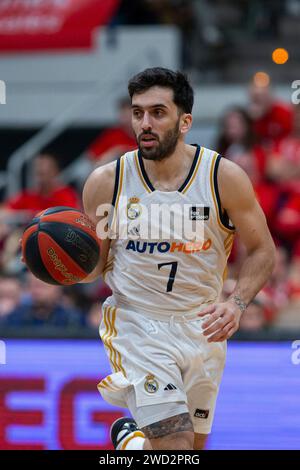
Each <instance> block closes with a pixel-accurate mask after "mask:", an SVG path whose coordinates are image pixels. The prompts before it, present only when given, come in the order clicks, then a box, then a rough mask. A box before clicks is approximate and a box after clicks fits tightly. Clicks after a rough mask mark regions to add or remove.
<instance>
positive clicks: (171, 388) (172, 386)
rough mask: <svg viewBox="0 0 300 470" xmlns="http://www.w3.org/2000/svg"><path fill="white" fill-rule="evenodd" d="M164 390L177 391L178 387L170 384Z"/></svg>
mask: <svg viewBox="0 0 300 470" xmlns="http://www.w3.org/2000/svg"><path fill="white" fill-rule="evenodd" d="M164 390H177V387H175V385H173V384H168V385H167V386H166V387H165V388H164Z"/></svg>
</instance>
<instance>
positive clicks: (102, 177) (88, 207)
mask: <svg viewBox="0 0 300 470" xmlns="http://www.w3.org/2000/svg"><path fill="white" fill-rule="evenodd" d="M115 177H116V161H114V162H111V163H108V164H107V165H103V166H101V167H99V168H96V169H95V170H94V171H93V172H92V173H91V174H90V176H89V177H88V179H87V181H86V183H85V185H84V188H83V194H82V202H83V208H84V212H85V213H86V214H87V215H88V217H89V218H90V219H91V220H92V221H93V222H94V224H95V225H96V226H97V224H98V223H99V222H100V221H101V220H102V219H103V216H99V215H97V211H98V210H99V207H100V206H101V205H104V204H108V205H111V204H112V200H113V194H114V186H115ZM106 217H107V216H106ZM109 248H110V239H109V238H106V239H103V240H101V249H100V259H99V263H98V265H97V266H96V268H95V269H94V270H93V271H92V272H91V273H90V274H89V275H88V276H87V277H86V278H85V279H83V281H81V282H84V283H86V282H92V281H94V280H95V279H97V277H99V276H100V275H101V273H102V271H103V268H104V266H105V264H106V261H107V257H108V252H109Z"/></svg>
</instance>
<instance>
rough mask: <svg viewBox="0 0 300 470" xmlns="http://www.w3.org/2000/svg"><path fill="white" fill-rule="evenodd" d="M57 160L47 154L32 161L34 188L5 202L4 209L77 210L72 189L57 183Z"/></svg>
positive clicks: (77, 206) (33, 210)
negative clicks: (63, 208) (57, 207)
mask: <svg viewBox="0 0 300 470" xmlns="http://www.w3.org/2000/svg"><path fill="white" fill-rule="evenodd" d="M59 170H60V169H59V164H58V161H57V158H56V157H55V156H54V155H52V154H49V153H45V154H41V155H38V156H37V157H36V158H35V160H34V169H33V171H34V177H35V188H34V189H25V190H24V191H22V192H21V193H19V194H17V195H16V196H13V197H12V198H10V199H8V200H7V201H6V202H5V209H10V210H27V211H30V212H33V213H36V212H38V211H41V210H44V209H47V208H48V207H54V206H69V207H76V208H79V207H80V205H79V198H78V196H77V194H76V192H75V190H74V189H73V188H71V187H70V186H65V185H62V184H61V182H60V181H59Z"/></svg>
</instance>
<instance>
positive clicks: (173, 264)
mask: <svg viewBox="0 0 300 470" xmlns="http://www.w3.org/2000/svg"><path fill="white" fill-rule="evenodd" d="M163 266H171V271H170V275H169V280H168V284H167V292H171V291H172V289H173V284H174V281H175V276H176V273H177V266H178V261H173V262H170V263H160V264H158V269H159V270H160V268H162V267H163Z"/></svg>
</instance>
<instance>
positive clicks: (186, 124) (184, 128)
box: [180, 113, 193, 134]
mask: <svg viewBox="0 0 300 470" xmlns="http://www.w3.org/2000/svg"><path fill="white" fill-rule="evenodd" d="M192 122H193V117H192V115H191V114H187V113H183V114H182V116H181V119H180V124H181V126H180V132H181V133H182V134H186V133H187V132H188V131H189V130H190V128H191V127H192Z"/></svg>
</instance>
